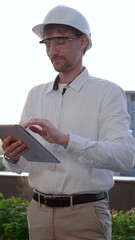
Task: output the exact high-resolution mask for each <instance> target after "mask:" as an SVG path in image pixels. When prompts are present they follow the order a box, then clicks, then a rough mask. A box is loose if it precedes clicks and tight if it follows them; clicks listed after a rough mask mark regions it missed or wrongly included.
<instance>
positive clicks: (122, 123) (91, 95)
mask: <svg viewBox="0 0 135 240" xmlns="http://www.w3.org/2000/svg"><path fill="white" fill-rule="evenodd" d="M62 88H63V86H62V84H60V85H59V89H58V90H53V82H50V83H46V84H41V85H39V86H36V87H34V88H33V89H32V90H31V91H30V92H29V94H28V97H27V100H26V103H25V106H24V109H23V112H22V117H21V123H24V122H26V121H27V120H29V119H31V118H42V119H47V120H49V121H50V122H51V123H52V124H53V125H54V126H55V127H56V128H58V129H59V130H60V131H62V132H63V133H69V135H70V138H69V143H68V146H67V149H64V148H63V147H62V146H58V145H55V144H50V143H47V142H46V141H45V140H44V139H42V138H41V137H39V136H38V135H36V134H35V135H34V134H33V135H34V136H35V137H36V138H37V139H38V140H39V141H40V142H41V143H42V144H43V145H44V146H45V147H46V148H47V149H48V150H49V151H50V152H51V153H53V154H54V155H55V156H56V157H57V158H58V159H59V160H60V162H61V163H57V164H54V163H39V162H37V163H34V162H28V161H27V160H26V159H24V158H23V157H21V158H20V160H19V162H18V163H16V164H10V163H8V162H7V161H5V160H3V162H4V164H5V165H6V167H8V168H9V169H10V170H11V171H15V172H18V173H21V172H22V171H23V170H24V169H25V168H26V167H28V166H29V167H30V173H29V184H30V186H31V187H32V188H35V189H37V190H38V191H41V192H44V193H52V194H72V193H83V192H90V193H93V192H100V191H108V190H109V189H110V188H111V187H112V186H113V184H114V181H113V171H117V172H124V171H125V172H126V171H129V170H130V169H131V168H132V166H133V164H134V162H135V143H134V139H133V137H132V133H131V131H130V130H129V124H130V117H129V114H128V113H127V103H126V96H125V93H124V91H123V90H122V89H121V88H120V87H119V86H117V85H116V84H114V83H112V82H109V81H107V80H103V79H98V78H95V77H92V76H90V75H89V74H88V71H87V69H85V70H84V71H83V72H82V73H81V74H80V75H79V76H78V77H77V78H76V79H74V81H73V82H72V83H71V84H70V85H69V86H68V87H67V90H66V92H65V94H64V95H62V94H61V93H62Z"/></svg>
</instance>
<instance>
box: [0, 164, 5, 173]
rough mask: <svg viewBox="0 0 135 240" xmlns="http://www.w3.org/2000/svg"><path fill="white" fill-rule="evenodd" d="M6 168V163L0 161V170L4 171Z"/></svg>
mask: <svg viewBox="0 0 135 240" xmlns="http://www.w3.org/2000/svg"><path fill="white" fill-rule="evenodd" d="M4 170H5V167H4V165H3V164H2V163H1V162H0V171H4Z"/></svg>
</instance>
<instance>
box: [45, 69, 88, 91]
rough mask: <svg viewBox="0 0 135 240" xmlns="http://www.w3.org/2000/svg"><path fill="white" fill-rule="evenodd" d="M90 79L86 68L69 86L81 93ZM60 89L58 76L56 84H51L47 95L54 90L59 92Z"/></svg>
mask: <svg viewBox="0 0 135 240" xmlns="http://www.w3.org/2000/svg"><path fill="white" fill-rule="evenodd" d="M88 77H89V73H88V70H87V69H86V68H84V70H83V71H82V72H81V73H80V75H79V76H77V77H76V78H75V79H74V80H73V81H72V82H71V83H70V84H69V86H70V87H71V88H73V89H74V90H76V91H79V90H80V89H81V87H82V86H83V85H84V83H85V82H86V80H87V79H88ZM58 88H59V77H58V75H57V77H56V78H55V80H54V82H51V83H50V84H49V86H48V90H47V93H49V92H51V91H53V90H58Z"/></svg>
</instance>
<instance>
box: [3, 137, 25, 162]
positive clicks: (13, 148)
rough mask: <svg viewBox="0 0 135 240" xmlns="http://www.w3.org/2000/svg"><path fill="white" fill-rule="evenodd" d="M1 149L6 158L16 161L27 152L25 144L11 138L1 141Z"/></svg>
mask: <svg viewBox="0 0 135 240" xmlns="http://www.w3.org/2000/svg"><path fill="white" fill-rule="evenodd" d="M2 149H3V150H4V152H5V155H6V156H7V157H8V158H10V159H12V160H16V161H18V160H19V158H20V157H21V155H23V154H24V153H26V152H27V151H28V150H29V149H28V148H27V146H26V145H25V143H23V142H22V141H21V140H15V139H13V137H12V136H8V137H6V138H5V139H4V140H3V143H2Z"/></svg>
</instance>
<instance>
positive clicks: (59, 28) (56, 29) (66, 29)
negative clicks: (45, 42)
mask: <svg viewBox="0 0 135 240" xmlns="http://www.w3.org/2000/svg"><path fill="white" fill-rule="evenodd" d="M78 32H80V31H78V30H77V29H75V28H73V27H70V26H68V25H61V24H48V25H46V26H45V27H44V30H43V36H44V37H45V36H50V35H52V34H54V33H58V34H61V35H66V34H67V33H68V34H69V33H71V34H77V33H78Z"/></svg>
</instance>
